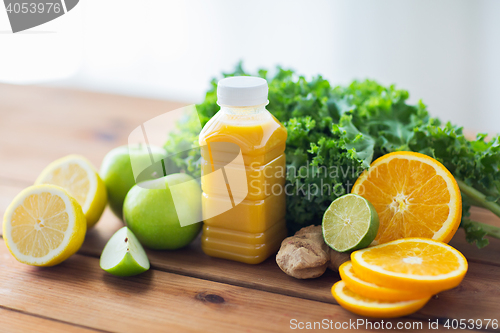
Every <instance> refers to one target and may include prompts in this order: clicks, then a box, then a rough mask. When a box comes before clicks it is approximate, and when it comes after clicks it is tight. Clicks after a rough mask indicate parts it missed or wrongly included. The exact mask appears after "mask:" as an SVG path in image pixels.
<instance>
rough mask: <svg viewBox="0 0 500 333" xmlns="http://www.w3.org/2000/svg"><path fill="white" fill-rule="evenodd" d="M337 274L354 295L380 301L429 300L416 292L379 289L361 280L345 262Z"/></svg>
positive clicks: (348, 263) (427, 296) (377, 286)
mask: <svg viewBox="0 0 500 333" xmlns="http://www.w3.org/2000/svg"><path fill="white" fill-rule="evenodd" d="M339 274H340V277H341V278H342V281H344V283H345V284H346V286H347V287H348V288H349V289H351V290H352V291H353V292H355V293H356V294H359V295H361V296H364V297H367V298H373V299H378V300H381V301H411V300H415V299H421V298H429V297H430V296H431V295H429V294H426V293H422V292H419V291H418V290H400V289H393V288H387V287H381V286H379V285H376V284H374V283H371V282H367V281H365V280H361V279H360V278H359V277H358V276H357V275H356V274H355V273H354V270H353V269H352V263H351V262H350V261H347V262H345V263H343V264H342V265H341V266H340V267H339Z"/></svg>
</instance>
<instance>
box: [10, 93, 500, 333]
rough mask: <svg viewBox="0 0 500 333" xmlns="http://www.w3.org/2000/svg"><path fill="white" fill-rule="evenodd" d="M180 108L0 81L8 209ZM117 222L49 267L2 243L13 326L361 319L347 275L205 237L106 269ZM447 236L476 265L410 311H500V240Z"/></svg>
mask: <svg viewBox="0 0 500 333" xmlns="http://www.w3.org/2000/svg"><path fill="white" fill-rule="evenodd" d="M28 97H29V98H28ZM182 105H183V104H181V103H173V102H165V101H154V100H147V99H140V98H132V97H123V96H120V97H118V96H113V95H107V94H98V93H90V92H81V91H74V90H64V89H54V88H41V87H18V86H8V85H0V216H3V213H4V211H5V208H6V207H7V205H8V204H9V203H10V201H11V200H12V198H13V197H14V196H15V195H16V194H17V193H19V192H20V190H21V189H22V188H24V187H26V186H29V185H30V184H32V183H33V182H34V180H35V178H36V177H37V176H38V174H39V173H40V171H41V170H42V169H43V168H44V167H45V166H46V165H47V164H48V163H50V162H51V161H53V160H54V159H56V158H59V157H62V156H64V155H67V154H71V153H79V154H82V155H84V156H86V157H87V158H88V159H89V160H90V161H91V162H92V163H94V165H95V166H96V167H97V168H98V167H99V166H100V162H101V160H102V158H103V157H104V155H105V154H106V153H107V152H108V151H109V150H110V149H112V148H114V147H116V146H119V145H122V144H126V142H127V137H128V134H129V133H130V131H131V130H132V129H133V128H135V127H137V126H139V125H140V124H141V123H143V122H144V121H147V120H149V119H151V118H153V117H155V116H157V115H159V114H163V113H165V112H167V111H170V110H173V109H176V108H178V107H180V106H182ZM161 130H162V131H163V129H161ZM473 218H476V219H477V220H480V221H482V222H486V223H490V224H493V225H498V226H500V219H498V218H497V217H495V216H493V215H492V214H491V213H489V212H486V211H484V210H481V209H475V210H474V211H473ZM0 223H1V222H0ZM121 226H122V223H121V221H119V220H118V219H117V218H116V217H114V216H113V215H112V213H111V212H110V211H109V210H106V212H105V214H104V216H103V218H102V220H101V221H100V222H99V223H98V225H97V226H96V228H94V229H92V230H90V231H89V232H88V234H87V237H86V240H85V243H84V245H83V247H82V249H81V250H80V251H79V254H78V255H75V256H73V257H72V258H70V259H69V260H68V261H67V262H65V263H63V264H62V265H59V266H57V267H53V268H47V269H38V268H34V267H29V266H25V265H22V264H19V263H17V262H16V261H15V260H14V259H13V258H12V257H11V256H10V255H9V254H8V253H7V250H6V249H5V245H4V243H3V241H1V240H0V271H2V273H3V279H2V282H1V283H0V310H1V309H2V306H3V307H5V308H12V309H15V310H16V311H18V312H14V311H11V310H5V311H8V312H7V313H6V317H5V318H8V320H9V321H10V323H11V324H12V327H16V325H17V324H18V323H19V322H20V321H22V320H23V319H22V317H20V316H28V317H27V318H33V320H32V321H30V320H26V321H28V322H30V323H34V324H33V325H35V326H36V323H37V322H39V321H40V324H39V326H40V327H41V328H42V329H41V330H42V331H57V330H58V329H64V325H67V324H66V323H73V324H76V325H82V326H71V327H70V329H83V330H84V329H85V328H86V327H89V328H94V329H102V330H112V331H144V327H148V331H151V330H158V331H165V327H168V328H169V331H189V330H204V331H205V330H209V331H237V330H238V328H241V327H248V328H249V331H262V330H263V329H264V328H266V329H267V330H269V331H284V330H287V328H288V327H289V320H290V319H291V318H292V317H291V316H298V317H297V319H298V320H302V321H312V320H319V319H324V318H333V319H332V320H334V321H343V320H349V319H357V318H360V317H358V316H355V315H353V314H351V313H349V312H347V311H344V310H343V309H342V308H340V307H339V306H338V305H336V304H335V301H334V299H333V297H332V296H331V294H330V288H331V285H332V284H333V283H334V282H335V281H337V280H338V279H339V276H338V274H337V273H335V272H327V273H326V274H325V275H324V276H323V277H321V278H319V279H314V280H306V281H302V280H296V279H293V278H291V277H289V276H287V275H286V274H284V273H283V272H281V270H280V269H279V268H278V267H277V265H276V263H275V262H274V258H270V259H269V260H267V261H266V262H264V263H263V264H261V265H257V266H253V265H245V264H241V263H235V262H231V261H226V260H221V259H216V258H211V257H208V256H206V255H204V254H203V252H202V251H201V248H200V244H199V238H198V240H197V241H195V242H194V243H192V244H191V245H190V246H188V247H187V248H185V249H182V250H178V251H148V256H149V258H150V260H151V263H152V267H153V269H152V270H151V271H150V272H148V273H146V274H144V275H141V276H138V277H135V278H128V279H124V278H117V277H113V276H111V275H109V274H106V273H104V272H103V271H102V270H101V269H100V268H99V266H98V257H99V256H100V253H101V251H102V248H103V246H104V244H105V243H106V242H107V240H108V239H109V237H110V236H111V235H112V234H113V233H114V232H115V231H116V230H117V229H118V228H120V227H121ZM0 230H1V228H0ZM450 244H451V245H453V246H454V247H456V248H457V249H458V250H460V251H461V252H462V253H464V255H465V256H466V257H467V258H468V260H469V262H470V269H469V273H468V274H467V276H466V278H465V280H464V282H463V283H462V284H461V285H460V286H459V287H458V288H455V289H453V290H450V291H446V292H443V293H441V294H439V295H438V298H434V299H432V300H431V301H430V302H429V304H428V305H426V307H424V308H423V309H422V310H421V311H419V312H418V313H417V314H414V315H413V316H412V318H414V319H417V320H422V322H427V320H428V319H439V320H440V322H441V323H443V320H444V319H446V318H457V319H462V318H465V319H486V318H488V317H490V318H491V317H495V316H496V317H498V318H497V319H500V302H498V299H500V298H499V296H500V294H499V290H498V289H499V288H498V285H499V282H498V276H500V242H499V241H498V240H494V239H493V240H491V244H490V245H489V246H488V247H487V248H485V249H482V250H478V249H477V248H475V246H472V245H469V244H467V243H466V242H465V239H464V235H463V231H461V230H460V231H459V232H458V233H457V235H456V236H455V237H454V239H453V240H452V241H451V243H450ZM5 286H7V287H5ZM207 293H209V294H213V295H218V296H221V297H222V298H224V300H225V301H224V302H223V303H220V304H217V303H213V302H212V303H211V302H210V301H209V300H211V301H214V300H215V301H217V300H220V298H218V297H215V296H211V297H209V300H207V298H206V297H205V298H204V297H202V296H203V295H207ZM197 295H198V296H197ZM89 305H90V306H89ZM5 308H4V309H5ZM22 312H23V313H22ZM24 312H25V313H26V314H24ZM82 314H84V315H82ZM32 315H35V316H34V317H33V316H32ZM2 318H4V317H3V316H2ZM48 318H52V319H54V320H57V321H54V322H53V323H54V327H55V329H54V330H49V329H45V328H44V322H45V321H47V322H45V323H48V324H51V323H52V321H51V320H50V319H48ZM401 320H409V319H407V318H405V319H401ZM410 320H411V319H410ZM29 325H31V324H25V326H19V327H21V328H23V327H26V328H28V327H30V326H29ZM61 325H63V326H61ZM148 325H149V326H148ZM75 327H76V328H75ZM424 328H425V326H424ZM0 331H1V327H0Z"/></svg>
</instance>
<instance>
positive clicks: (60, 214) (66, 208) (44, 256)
mask: <svg viewBox="0 0 500 333" xmlns="http://www.w3.org/2000/svg"><path fill="white" fill-rule="evenodd" d="M86 231H87V223H86V221H85V215H84V214H83V212H82V208H81V207H80V205H79V204H78V202H76V200H75V199H73V198H72V197H71V196H70V195H69V194H68V192H66V191H65V190H64V189H62V188H60V187H58V186H54V185H35V186H31V187H28V188H27V189H25V190H23V191H22V192H21V193H19V194H18V195H17V196H16V197H15V198H14V201H12V203H11V204H10V205H9V207H8V208H7V211H6V212H5V215H4V221H3V238H4V240H5V243H6V245H7V248H8V249H9V251H10V253H12V255H13V256H14V257H15V258H16V259H17V260H18V261H20V262H22V263H25V264H28V265H34V266H53V265H57V264H59V263H61V262H62V261H64V260H66V259H68V258H69V257H70V256H71V255H72V254H74V253H75V252H76V251H78V249H79V248H80V247H81V246H82V243H83V240H84V239H85V232H86Z"/></svg>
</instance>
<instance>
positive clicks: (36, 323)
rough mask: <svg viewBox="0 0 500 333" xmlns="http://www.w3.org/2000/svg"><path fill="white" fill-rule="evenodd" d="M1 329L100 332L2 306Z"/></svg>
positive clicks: (7, 331) (13, 332)
mask: <svg viewBox="0 0 500 333" xmlns="http://www.w3.org/2000/svg"><path fill="white" fill-rule="evenodd" d="M0 318H1V322H0V331H1V332H5V333H17V332H42V331H44V332H51V333H92V332H100V331H99V330H94V329H90V328H86V327H83V326H76V325H74V324H70V323H64V322H60V321H56V320H53V319H47V318H43V317H38V316H34V315H29V314H26V313H24V312H20V311H18V310H12V309H7V308H2V307H0Z"/></svg>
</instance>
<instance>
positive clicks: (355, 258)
mask: <svg viewBox="0 0 500 333" xmlns="http://www.w3.org/2000/svg"><path fill="white" fill-rule="evenodd" d="M351 262H352V267H353V269H354V272H355V273H356V275H357V276H358V277H359V278H360V279H363V280H365V281H370V282H373V283H375V284H377V285H379V286H382V287H389V288H396V289H403V290H418V291H420V292H425V293H428V294H436V293H438V292H440V291H443V290H447V289H451V288H454V287H456V286H458V285H459V284H460V282H462V280H463V278H464V276H465V273H467V260H466V259H465V257H464V256H463V255H462V254H461V253H460V252H459V251H457V250H455V249H454V248H453V247H451V246H449V245H448V244H445V243H442V242H437V241H435V240H432V239H426V238H405V239H399V240H396V241H392V242H388V243H385V244H381V245H377V246H373V247H370V248H366V249H363V250H358V251H356V252H353V253H352V254H351Z"/></svg>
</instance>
